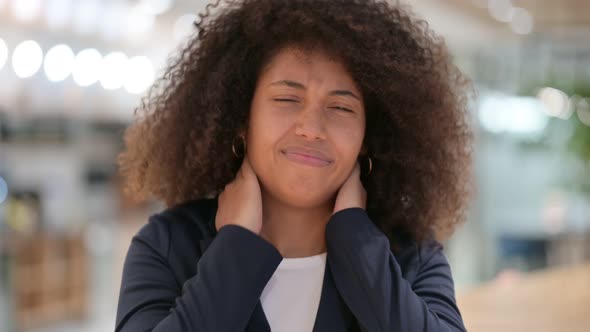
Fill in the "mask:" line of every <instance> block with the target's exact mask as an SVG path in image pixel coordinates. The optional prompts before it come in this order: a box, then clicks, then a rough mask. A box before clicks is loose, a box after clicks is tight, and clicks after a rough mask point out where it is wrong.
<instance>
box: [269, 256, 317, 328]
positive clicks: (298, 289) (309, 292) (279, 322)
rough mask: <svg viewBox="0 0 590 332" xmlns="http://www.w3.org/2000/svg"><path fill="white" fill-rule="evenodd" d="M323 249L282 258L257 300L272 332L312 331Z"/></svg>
mask: <svg viewBox="0 0 590 332" xmlns="http://www.w3.org/2000/svg"><path fill="white" fill-rule="evenodd" d="M325 267H326V253H325V252H324V253H321V254H318V255H315V256H309V257H298V258H283V260H282V261H281V263H280V264H279V266H278V267H277V269H276V270H275V272H274V274H273V275H272V277H271V278H270V280H269V281H268V283H267V284H266V286H265V287H264V290H263V291H262V295H261V296H260V302H261V304H262V309H263V310H264V314H265V315H266V319H267V320H268V323H269V324H270V329H271V331H273V332H291V331H293V332H307V331H312V329H313V325H314V323H315V318H316V314H317V311H318V307H319V304H320V297H321V295H322V286H323V283H324V271H325Z"/></svg>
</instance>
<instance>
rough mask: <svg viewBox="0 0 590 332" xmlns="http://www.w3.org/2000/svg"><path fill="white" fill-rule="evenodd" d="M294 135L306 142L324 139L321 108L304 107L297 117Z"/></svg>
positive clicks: (324, 132) (324, 131)
mask: <svg viewBox="0 0 590 332" xmlns="http://www.w3.org/2000/svg"><path fill="white" fill-rule="evenodd" d="M295 134H297V136H302V137H305V138H306V139H308V140H317V139H326V130H325V128H324V113H323V112H322V109H321V107H317V106H313V107H305V108H304V109H302V110H301V112H300V114H299V116H298V117H297V124H296V126H295Z"/></svg>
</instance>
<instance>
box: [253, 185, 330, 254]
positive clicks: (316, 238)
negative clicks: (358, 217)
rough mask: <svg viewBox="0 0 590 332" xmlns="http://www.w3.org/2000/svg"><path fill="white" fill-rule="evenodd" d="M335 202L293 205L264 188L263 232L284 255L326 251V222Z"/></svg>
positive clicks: (261, 233)
mask: <svg viewBox="0 0 590 332" xmlns="http://www.w3.org/2000/svg"><path fill="white" fill-rule="evenodd" d="M332 208H333V205H332V204H330V203H327V204H325V205H323V206H318V207H314V208H307V209H306V208H300V207H293V206H289V205H288V204H285V203H284V202H281V201H279V200H276V199H275V198H274V197H272V196H271V195H270V194H268V193H266V192H264V191H263V192H262V215H263V217H262V218H263V224H262V229H261V231H260V236H261V237H262V238H264V239H265V240H267V241H268V242H270V243H272V244H273V245H274V246H275V247H276V248H277V250H278V251H279V252H280V253H281V256H283V257H284V258H296V257H307V256H313V255H318V254H321V253H324V252H326V236H325V234H326V233H325V231H326V224H327V223H328V221H329V220H330V216H331V215H332Z"/></svg>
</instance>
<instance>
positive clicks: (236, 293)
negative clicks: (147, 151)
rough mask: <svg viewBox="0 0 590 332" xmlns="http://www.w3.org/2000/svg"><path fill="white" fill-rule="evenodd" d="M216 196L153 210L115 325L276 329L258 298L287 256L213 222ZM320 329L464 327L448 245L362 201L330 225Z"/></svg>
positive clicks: (131, 259) (127, 330)
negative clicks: (391, 230)
mask: <svg viewBox="0 0 590 332" xmlns="http://www.w3.org/2000/svg"><path fill="white" fill-rule="evenodd" d="M216 210H217V200H216V199H202V200H195V201H190V202H186V203H184V204H181V205H178V206H176V207H172V208H169V209H166V210H165V211H163V212H161V213H158V214H155V215H153V216H151V217H150V219H149V222H148V223H147V224H146V225H144V226H143V227H142V228H141V230H140V231H139V232H138V233H137V234H136V235H135V236H134V237H133V240H132V241H131V246H130V247H129V251H128V253H127V257H126V259H125V265H124V269H123V279H122V284H121V290H120V295H119V304H118V308H117V318H116V327H115V330H116V331H122V332H132V331H133V332H139V331H166V332H173V331H249V332H254V331H256V332H258V331H265V332H268V331H270V326H269V324H268V321H267V319H266V316H265V315H264V310H263V308H262V305H261V303H260V295H261V294H262V291H263V289H264V287H265V286H266V284H267V282H268V281H269V280H270V278H271V276H272V275H273V273H274V271H275V269H276V268H277V267H278V265H279V263H280V262H281V260H282V256H281V254H280V253H279V251H278V250H277V249H276V248H275V247H274V246H273V245H272V244H271V243H269V242H268V241H266V240H264V239H263V238H262V237H260V236H258V235H257V234H255V233H253V232H251V231H249V230H247V229H246V228H243V227H241V226H237V225H226V226H224V227H222V228H221V229H220V230H219V232H217V231H216V228H215V215H216ZM326 245H327V256H326V269H325V273H324V281H323V288H322V292H321V298H320V304H319V308H318V312H317V316H316V320H315V325H314V328H313V331H314V332H320V331H321V332H324V331H329V332H337V331H370V332H376V331H408V332H416V331H465V327H464V325H463V321H462V318H461V314H460V312H459V309H458V308H457V305H456V302H455V294H454V286H453V280H452V277H451V270H450V268H449V264H448V262H447V259H446V258H445V256H444V254H443V251H442V245H441V244H440V243H437V242H435V241H434V240H430V241H426V242H425V243H422V244H420V245H418V244H416V243H414V242H412V241H402V240H400V242H399V243H397V245H399V246H401V247H400V248H401V249H400V251H399V252H397V250H396V254H393V253H392V251H391V250H390V244H389V240H388V238H387V237H386V236H385V235H384V234H383V232H381V231H380V230H379V229H378V228H377V227H376V226H375V225H374V224H373V222H372V221H371V220H370V219H369V217H368V216H367V213H366V212H365V210H364V209H361V208H349V209H345V210H342V211H339V212H337V213H335V214H334V215H332V217H331V219H330V220H329V222H328V224H327V225H326Z"/></svg>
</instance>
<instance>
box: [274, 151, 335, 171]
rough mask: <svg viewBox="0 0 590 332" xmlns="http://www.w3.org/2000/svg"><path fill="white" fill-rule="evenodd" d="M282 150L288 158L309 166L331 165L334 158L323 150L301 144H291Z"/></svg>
mask: <svg viewBox="0 0 590 332" xmlns="http://www.w3.org/2000/svg"><path fill="white" fill-rule="evenodd" d="M281 152H282V153H283V154H284V155H285V156H286V157H287V159H289V160H291V161H294V162H296V163H301V164H305V165H308V166H315V167H323V166H327V165H330V164H331V163H332V162H333V160H332V159H331V158H330V157H328V156H327V155H326V154H324V153H323V152H321V151H319V150H314V149H310V148H306V147H301V146H290V147H287V148H285V149H283V150H281Z"/></svg>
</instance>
